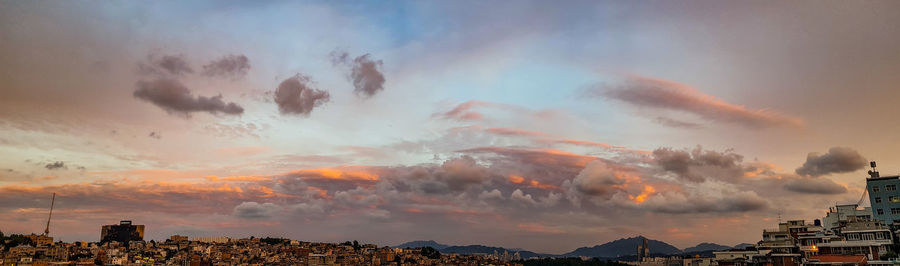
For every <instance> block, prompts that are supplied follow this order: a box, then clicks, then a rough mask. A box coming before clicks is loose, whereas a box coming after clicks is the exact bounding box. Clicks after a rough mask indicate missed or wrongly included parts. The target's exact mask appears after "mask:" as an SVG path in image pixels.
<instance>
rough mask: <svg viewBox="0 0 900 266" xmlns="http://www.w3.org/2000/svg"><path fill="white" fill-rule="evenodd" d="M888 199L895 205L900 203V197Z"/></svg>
mask: <svg viewBox="0 0 900 266" xmlns="http://www.w3.org/2000/svg"><path fill="white" fill-rule="evenodd" d="M888 199H890V201H891V202H893V203H897V202H900V196H891V197H889V198H888Z"/></svg>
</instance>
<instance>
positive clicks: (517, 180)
mask: <svg viewBox="0 0 900 266" xmlns="http://www.w3.org/2000/svg"><path fill="white" fill-rule="evenodd" d="M509 182H510V183H513V184H526V185H528V186H529V187H533V188H540V189H559V187H558V186H554V185H550V184H543V183H541V182H539V181H537V180H534V179H532V180H527V179H526V178H524V177H522V176H519V175H509Z"/></svg>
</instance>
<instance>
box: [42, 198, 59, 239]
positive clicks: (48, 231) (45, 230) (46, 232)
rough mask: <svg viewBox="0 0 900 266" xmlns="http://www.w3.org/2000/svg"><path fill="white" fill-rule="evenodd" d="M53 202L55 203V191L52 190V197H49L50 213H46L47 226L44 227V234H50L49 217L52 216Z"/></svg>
mask: <svg viewBox="0 0 900 266" xmlns="http://www.w3.org/2000/svg"><path fill="white" fill-rule="evenodd" d="M53 203H56V192H53V197H52V198H50V215H47V228H45V229H44V235H49V234H50V218H51V217H53Z"/></svg>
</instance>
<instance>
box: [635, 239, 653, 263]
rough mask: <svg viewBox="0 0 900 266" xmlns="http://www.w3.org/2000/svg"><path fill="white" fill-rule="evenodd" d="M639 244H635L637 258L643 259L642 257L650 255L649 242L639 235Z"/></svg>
mask: <svg viewBox="0 0 900 266" xmlns="http://www.w3.org/2000/svg"><path fill="white" fill-rule="evenodd" d="M641 240H642V241H641V244H640V245H638V246H637V259H638V261H644V258H648V257H650V243H648V242H649V241H647V238H646V237H643V236H641Z"/></svg>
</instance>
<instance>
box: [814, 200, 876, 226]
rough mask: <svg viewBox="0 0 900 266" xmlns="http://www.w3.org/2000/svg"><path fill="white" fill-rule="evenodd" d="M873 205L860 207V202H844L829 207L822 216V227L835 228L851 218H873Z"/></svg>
mask: <svg viewBox="0 0 900 266" xmlns="http://www.w3.org/2000/svg"><path fill="white" fill-rule="evenodd" d="M872 214H873V212H872V207H863V208H860V207H859V204H843V205H837V206H835V207H831V208H828V213H826V214H825V217H823V218H822V227H824V228H825V229H826V230H835V228H837V227H840V226H841V225H843V224H846V223H848V222H849V221H850V220H851V219H855V220H872V219H873V217H872Z"/></svg>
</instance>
